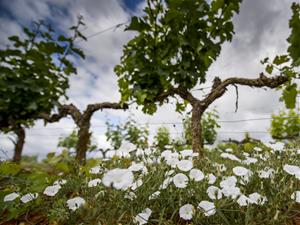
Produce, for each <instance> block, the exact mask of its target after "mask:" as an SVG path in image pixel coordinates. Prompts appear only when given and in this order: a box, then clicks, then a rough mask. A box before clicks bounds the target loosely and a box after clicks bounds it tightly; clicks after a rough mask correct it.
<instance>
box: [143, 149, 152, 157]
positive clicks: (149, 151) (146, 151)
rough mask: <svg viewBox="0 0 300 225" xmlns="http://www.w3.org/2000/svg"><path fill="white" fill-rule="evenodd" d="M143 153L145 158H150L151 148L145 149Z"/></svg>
mask: <svg viewBox="0 0 300 225" xmlns="http://www.w3.org/2000/svg"><path fill="white" fill-rule="evenodd" d="M144 152H145V155H147V156H150V155H151V154H152V153H153V151H152V149H151V148H146V149H145V150H144Z"/></svg>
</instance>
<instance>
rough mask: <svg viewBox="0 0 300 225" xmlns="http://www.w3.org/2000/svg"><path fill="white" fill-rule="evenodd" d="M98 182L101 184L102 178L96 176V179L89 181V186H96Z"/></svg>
mask: <svg viewBox="0 0 300 225" xmlns="http://www.w3.org/2000/svg"><path fill="white" fill-rule="evenodd" d="M98 184H101V179H99V178H96V179H94V180H90V181H89V183H88V187H96V186H97V185H98Z"/></svg>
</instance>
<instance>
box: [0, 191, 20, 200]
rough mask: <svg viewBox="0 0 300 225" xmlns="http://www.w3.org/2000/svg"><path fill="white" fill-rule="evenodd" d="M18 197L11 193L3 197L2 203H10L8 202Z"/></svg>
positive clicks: (16, 194)
mask: <svg viewBox="0 0 300 225" xmlns="http://www.w3.org/2000/svg"><path fill="white" fill-rule="evenodd" d="M19 196H20V195H19V194H18V193H16V192H13V193H10V194H8V195H5V196H4V199H3V201H4V202H10V201H13V200H15V199H16V198H17V197H19Z"/></svg>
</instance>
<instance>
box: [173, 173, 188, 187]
mask: <svg viewBox="0 0 300 225" xmlns="http://www.w3.org/2000/svg"><path fill="white" fill-rule="evenodd" d="M188 180H189V178H188V177H187V176H186V175H184V174H183V173H178V174H176V175H175V176H174V177H173V183H174V185H175V186H176V187H178V188H185V187H186V186H187V184H188Z"/></svg>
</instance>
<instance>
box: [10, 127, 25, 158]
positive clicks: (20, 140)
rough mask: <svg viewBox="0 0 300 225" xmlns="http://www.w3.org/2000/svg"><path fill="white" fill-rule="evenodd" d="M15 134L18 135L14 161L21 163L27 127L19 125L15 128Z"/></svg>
mask: <svg viewBox="0 0 300 225" xmlns="http://www.w3.org/2000/svg"><path fill="white" fill-rule="evenodd" d="M15 134H16V135H17V141H16V143H15V150H14V156H13V159H12V161H13V162H16V163H19V162H20V161H21V158H22V151H23V146H24V143H25V129H24V128H23V127H21V126H19V127H18V128H17V129H16V130H15Z"/></svg>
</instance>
